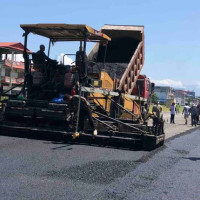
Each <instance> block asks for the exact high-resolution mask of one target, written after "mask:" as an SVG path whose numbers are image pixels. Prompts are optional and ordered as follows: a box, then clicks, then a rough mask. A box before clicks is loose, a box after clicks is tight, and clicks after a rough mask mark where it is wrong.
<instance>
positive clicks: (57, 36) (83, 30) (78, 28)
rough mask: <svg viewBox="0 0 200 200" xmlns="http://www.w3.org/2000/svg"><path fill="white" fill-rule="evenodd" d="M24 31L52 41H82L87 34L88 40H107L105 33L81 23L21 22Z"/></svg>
mask: <svg viewBox="0 0 200 200" xmlns="http://www.w3.org/2000/svg"><path fill="white" fill-rule="evenodd" d="M20 26H21V28H22V29H23V30H25V31H28V32H31V33H34V34H37V35H41V36H44V37H47V38H49V39H51V40H52V41H83V40H84V38H85V35H86V34H87V35H88V40H90V41H103V40H104V41H109V40H111V39H110V38H109V37H108V36H107V35H106V34H104V33H102V32H100V31H97V30H95V29H93V28H91V27H90V26H88V25H82V24H78V25H75V24H21V25H20Z"/></svg>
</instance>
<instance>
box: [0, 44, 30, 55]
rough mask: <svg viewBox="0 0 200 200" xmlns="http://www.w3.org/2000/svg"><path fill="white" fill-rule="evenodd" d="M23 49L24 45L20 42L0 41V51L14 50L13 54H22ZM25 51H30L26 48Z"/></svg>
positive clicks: (7, 52) (6, 52)
mask: <svg viewBox="0 0 200 200" xmlns="http://www.w3.org/2000/svg"><path fill="white" fill-rule="evenodd" d="M23 51H24V45H23V44H22V43H20V42H0V53H2V54H10V53H12V52H14V53H15V54H22V53H23ZM27 53H31V51H30V50H29V49H27Z"/></svg>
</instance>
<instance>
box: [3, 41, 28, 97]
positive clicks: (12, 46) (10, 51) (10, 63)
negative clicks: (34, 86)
mask: <svg viewBox="0 0 200 200" xmlns="http://www.w3.org/2000/svg"><path fill="white" fill-rule="evenodd" d="M23 51H24V46H23V45H22V44H21V43H19V42H1V43H0V84H1V87H2V88H3V91H7V90H9V89H10V88H12V87H14V89H13V93H16V92H18V91H20V90H21V85H20V84H21V83H23V82H24V63H23V62H18V61H16V54H23ZM27 51H28V52H29V53H31V52H30V51H29V50H27ZM8 55H11V59H9V58H8Z"/></svg>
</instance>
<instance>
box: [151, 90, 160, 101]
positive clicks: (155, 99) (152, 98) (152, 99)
mask: <svg viewBox="0 0 200 200" xmlns="http://www.w3.org/2000/svg"><path fill="white" fill-rule="evenodd" d="M158 100H159V98H158V96H157V94H156V93H155V92H153V93H152V95H151V103H156V102H157V101H158Z"/></svg>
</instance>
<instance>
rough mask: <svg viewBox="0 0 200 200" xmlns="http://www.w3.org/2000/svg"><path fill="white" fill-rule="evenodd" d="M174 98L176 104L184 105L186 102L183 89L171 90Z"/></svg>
mask: <svg viewBox="0 0 200 200" xmlns="http://www.w3.org/2000/svg"><path fill="white" fill-rule="evenodd" d="M173 93H174V98H175V99H176V103H178V104H180V105H182V106H183V105H185V103H186V102H187V92H186V91H185V90H183V89H173Z"/></svg>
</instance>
